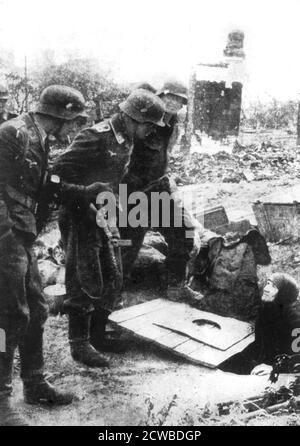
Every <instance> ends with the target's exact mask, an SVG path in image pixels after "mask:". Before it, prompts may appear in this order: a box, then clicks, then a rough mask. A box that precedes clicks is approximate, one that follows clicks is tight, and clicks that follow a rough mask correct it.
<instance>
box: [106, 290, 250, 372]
mask: <svg viewBox="0 0 300 446" xmlns="http://www.w3.org/2000/svg"><path fill="white" fill-rule="evenodd" d="M128 310H130V311H128ZM197 318H199V319H201V318H202V319H208V318H211V319H212V320H213V321H216V322H217V323H220V325H221V326H222V325H223V327H225V328H224V335H226V333H229V332H230V330H231V329H233V331H234V332H235V334H236V333H239V336H240V337H236V338H235V339H236V342H235V345H233V346H231V347H230V348H227V350H226V351H225V350H221V349H220V348H217V347H216V345H215V346H211V345H208V344H205V343H203V342H201V341H199V339H198V340H195V339H190V337H189V336H188V335H187V334H186V333H177V332H174V331H172V330H171V329H170V325H172V324H173V322H174V323H175V326H176V327H177V328H178V325H179V326H182V327H183V328H184V326H185V325H186V324H187V323H189V324H191V320H192V321H193V320H195V319H197ZM124 319H125V320H124ZM110 320H111V321H112V322H113V323H115V324H117V325H119V326H121V327H122V328H124V329H125V330H126V331H129V332H133V333H134V334H136V335H137V336H139V337H140V338H142V339H146V340H148V341H149V342H152V343H155V344H156V345H159V346H160V347H161V348H164V349H166V350H168V351H171V352H173V354H175V355H177V356H180V357H183V358H185V359H188V360H189V361H192V362H194V363H196V364H201V365H205V366H207V367H212V368H215V367H217V366H218V365H219V364H220V363H222V362H224V361H225V360H226V359H228V358H229V357H230V356H232V355H234V354H236V353H238V352H239V351H242V350H243V349H244V348H245V347H246V346H247V345H249V344H250V343H251V342H253V340H254V335H253V334H251V335H249V327H250V329H251V330H253V329H252V327H251V326H250V324H246V323H244V322H241V321H237V320H235V319H232V318H224V317H222V316H218V315H214V314H211V313H207V312H203V311H200V310H197V309H196V308H192V307H190V306H189V305H187V304H183V303H178V302H170V301H167V300H164V299H155V300H153V301H150V302H146V303H143V304H139V305H136V306H134V307H131V308H128V309H124V310H119V311H118V312H115V313H113V314H112V315H111V317H110ZM118 321H120V322H118ZM161 321H163V322H166V324H167V325H168V326H166V327H163V326H160V325H159V324H160V323H161ZM197 328H198V327H197ZM241 329H242V331H241ZM206 331H208V332H209V331H211V332H212V333H213V334H214V336H213V337H215V338H216V334H215V333H216V329H206ZM218 332H219V329H218ZM241 333H242V334H243V335H245V333H247V334H248V335H247V337H245V338H244V339H243V340H240V339H241ZM202 335H203V330H202ZM206 335H207V333H206ZM219 336H220V334H219V333H218V336H217V338H219ZM222 336H223V332H222ZM202 337H204V339H205V336H202ZM215 344H217V345H218V342H217V341H216V339H215Z"/></svg>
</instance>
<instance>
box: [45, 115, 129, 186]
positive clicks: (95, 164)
mask: <svg viewBox="0 0 300 446" xmlns="http://www.w3.org/2000/svg"><path fill="white" fill-rule="evenodd" d="M131 150H132V147H131V144H130V143H129V141H128V139H127V137H126V134H125V131H124V124H123V121H122V119H121V116H120V115H119V114H116V115H114V116H112V118H111V119H108V120H104V121H101V122H99V123H98V124H95V125H94V126H92V127H90V128H87V129H84V130H82V131H81V132H80V133H79V134H78V135H77V136H76V137H75V139H74V141H73V143H72V144H71V146H70V148H69V150H68V151H67V152H65V153H64V154H63V155H61V156H60V157H59V158H58V159H57V160H56V162H55V163H54V168H53V170H54V172H55V173H56V174H58V175H59V176H60V177H61V179H62V180H63V181H66V182H68V183H71V184H79V185H80V184H81V185H88V184H92V183H94V182H96V181H101V182H103V183H110V185H111V187H112V188H113V189H114V191H116V192H117V190H118V185H119V183H120V179H121V178H122V176H123V174H124V171H125V168H126V165H127V164H128V162H129V159H130V154H131Z"/></svg>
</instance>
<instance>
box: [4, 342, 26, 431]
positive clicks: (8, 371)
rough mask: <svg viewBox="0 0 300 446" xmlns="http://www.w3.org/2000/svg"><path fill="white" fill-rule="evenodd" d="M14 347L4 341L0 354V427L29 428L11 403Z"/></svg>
mask: <svg viewBox="0 0 300 446" xmlns="http://www.w3.org/2000/svg"><path fill="white" fill-rule="evenodd" d="M14 352H15V347H13V346H12V345H10V344H9V342H8V340H7V341H6V352H5V353H0V426H29V424H28V423H27V422H26V421H25V419H24V418H23V417H22V416H21V415H20V414H19V412H18V410H17V409H16V408H15V406H14V404H13V403H12V398H11V393H12V371H13V360H14Z"/></svg>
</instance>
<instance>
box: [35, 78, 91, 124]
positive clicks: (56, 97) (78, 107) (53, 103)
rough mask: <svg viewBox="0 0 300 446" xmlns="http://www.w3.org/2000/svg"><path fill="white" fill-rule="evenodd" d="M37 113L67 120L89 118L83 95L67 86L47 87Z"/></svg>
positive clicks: (42, 94)
mask: <svg viewBox="0 0 300 446" xmlns="http://www.w3.org/2000/svg"><path fill="white" fill-rule="evenodd" d="M35 112H37V113H41V114H44V115H48V116H53V117H55V118H60V119H65V120H72V119H76V118H77V117H83V118H87V116H88V115H87V113H86V111H85V100H84V97H83V95H82V94H81V93H80V91H78V90H76V89H75V88H72V87H68V86H66V85H50V86H49V87H46V88H45V89H44V90H43V91H42V93H41V96H40V100H39V103H38V105H37V107H36V109H35Z"/></svg>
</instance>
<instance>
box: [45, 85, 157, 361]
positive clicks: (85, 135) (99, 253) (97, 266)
mask: <svg viewBox="0 0 300 446" xmlns="http://www.w3.org/2000/svg"><path fill="white" fill-rule="evenodd" d="M119 108H120V111H119V112H118V113H116V114H114V115H113V116H111V117H110V118H109V119H105V120H104V121H102V122H100V123H98V124H96V125H94V126H92V127H91V128H87V129H84V130H82V131H81V132H80V133H79V134H78V135H77V136H76V137H75V139H74V141H73V143H72V144H71V146H70V148H69V150H68V151H67V152H65V153H64V154H63V155H61V156H60V157H59V158H58V159H57V160H56V163H55V166H54V171H55V173H57V174H58V175H59V176H60V177H61V178H62V179H63V180H64V181H68V182H71V183H75V184H78V185H89V184H91V183H92V182H93V181H101V182H104V183H106V184H107V185H108V186H109V187H110V188H111V191H112V192H113V193H117V192H118V187H119V183H120V180H121V178H122V176H123V175H124V171H125V168H126V166H127V164H128V163H129V160H130V156H131V152H132V149H133V146H134V144H136V143H137V141H143V140H144V139H145V138H147V137H148V135H150V134H152V133H153V132H154V131H155V129H156V128H162V127H164V126H165V123H164V121H163V116H164V111H165V110H164V105H163V102H162V101H161V100H160V99H159V98H158V97H157V96H156V95H154V94H153V93H151V92H148V91H145V90H142V89H138V90H136V91H134V92H133V93H131V95H130V96H129V97H128V98H127V99H126V100H125V101H124V102H122V103H121V104H120V106H119ZM60 228H61V233H62V238H63V242H64V245H65V248H66V288H67V296H68V297H67V299H66V301H65V303H64V310H65V312H66V313H67V314H68V316H69V340H70V349H71V354H72V357H73V358H74V359H75V360H76V361H79V362H81V363H84V364H85V365H88V366H90V367H105V366H108V362H107V359H106V358H105V356H104V355H103V352H105V351H108V350H110V349H114V348H115V345H114V344H113V342H109V340H108V339H107V338H106V336H105V326H106V323H107V320H108V316H109V314H110V312H111V311H112V310H113V308H114V304H115V301H116V299H117V298H118V297H119V293H120V290H121V287H122V267H121V262H120V252H119V248H117V247H114V248H113V249H112V247H111V246H110V244H109V243H108V242H109V241H108V240H107V238H106V236H105V233H104V231H103V228H100V227H98V226H97V225H96V222H95V216H94V215H93V214H91V215H89V211H88V210H87V209H83V210H82V212H81V213H78V212H77V211H70V209H66V208H63V209H62V213H61V218H60ZM111 229H112V228H111ZM114 231H115V232H114V236H115V237H118V233H117V231H116V229H114ZM91 319H92V320H93V323H92V330H90V327H91V325H90V324H91Z"/></svg>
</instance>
